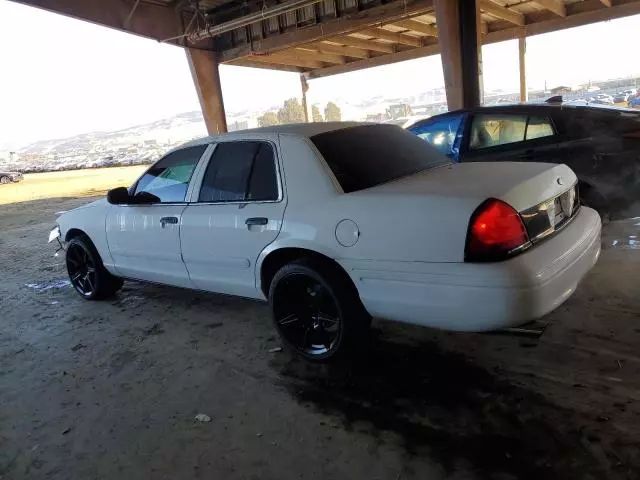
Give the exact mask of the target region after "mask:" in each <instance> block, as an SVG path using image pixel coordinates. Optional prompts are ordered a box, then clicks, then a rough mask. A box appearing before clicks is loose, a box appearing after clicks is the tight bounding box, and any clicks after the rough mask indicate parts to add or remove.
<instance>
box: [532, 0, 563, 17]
mask: <svg viewBox="0 0 640 480" xmlns="http://www.w3.org/2000/svg"><path fill="white" fill-rule="evenodd" d="M533 3H535V4H537V5H539V6H541V7H542V8H545V9H547V10H549V11H550V12H553V13H555V14H556V15H558V16H560V17H566V16H567V9H566V7H565V5H564V2H563V0H533Z"/></svg>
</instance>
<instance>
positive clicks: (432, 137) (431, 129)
mask: <svg viewBox="0 0 640 480" xmlns="http://www.w3.org/2000/svg"><path fill="white" fill-rule="evenodd" d="M465 117H466V114H465V113H449V114H446V115H438V116H437V117H435V118H429V119H427V120H422V121H420V122H418V123H416V124H414V125H412V126H410V127H409V128H407V130H409V131H410V132H411V133H413V134H415V135H417V136H419V137H420V138H422V139H423V140H426V141H427V142H429V143H430V144H431V145H433V146H434V147H435V148H436V149H437V150H438V151H440V152H441V153H444V154H445V155H446V156H447V157H449V158H452V159H453V160H456V161H457V160H458V154H459V153H460V143H461V140H462V129H463V126H464V119H465Z"/></svg>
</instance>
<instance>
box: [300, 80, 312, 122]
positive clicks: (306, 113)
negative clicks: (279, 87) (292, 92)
mask: <svg viewBox="0 0 640 480" xmlns="http://www.w3.org/2000/svg"><path fill="white" fill-rule="evenodd" d="M300 86H301V87H302V109H303V110H304V121H305V122H307V123H309V121H310V120H309V118H310V115H309V104H308V103H307V91H308V90H309V83H308V82H307V78H306V77H305V76H304V74H300Z"/></svg>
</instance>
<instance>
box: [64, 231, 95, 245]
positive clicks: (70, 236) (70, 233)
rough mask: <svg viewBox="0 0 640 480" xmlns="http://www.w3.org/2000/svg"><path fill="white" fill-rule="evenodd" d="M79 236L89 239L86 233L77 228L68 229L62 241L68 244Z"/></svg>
mask: <svg viewBox="0 0 640 480" xmlns="http://www.w3.org/2000/svg"><path fill="white" fill-rule="evenodd" d="M81 235H84V236H85V237H87V238H89V235H87V233H86V232H85V231H84V230H81V229H79V228H70V229H69V230H68V231H67V233H66V235H65V236H64V241H65V242H70V241H71V240H73V239H74V238H76V237H79V236H81ZM89 240H91V238H89Z"/></svg>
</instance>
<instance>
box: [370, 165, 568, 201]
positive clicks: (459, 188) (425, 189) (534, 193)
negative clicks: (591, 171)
mask: <svg viewBox="0 0 640 480" xmlns="http://www.w3.org/2000/svg"><path fill="white" fill-rule="evenodd" d="M576 181H577V177H576V175H575V173H573V171H572V170H571V169H570V168H569V167H567V166H566V165H557V164H550V163H534V162H478V163H457V164H451V165H446V166H443V167H439V168H435V169H431V170H426V171H423V172H420V173H417V174H415V175H411V176H408V177H404V178H401V179H398V180H395V181H392V182H389V183H385V184H383V185H378V186H376V187H373V188H370V189H368V190H367V192H370V193H377V194H400V195H403V194H405V195H420V194H427V195H434V196H443V197H460V198H469V199H476V200H477V202H478V203H477V204H478V205H480V203H481V202H483V201H484V200H486V199H488V198H496V199H499V200H502V201H503V202H506V203H508V204H509V205H511V206H512V207H513V208H515V209H516V210H517V211H518V212H523V211H525V210H528V209H530V208H533V207H536V206H537V205H539V204H541V203H543V202H545V201H547V200H549V199H552V198H554V197H557V196H559V195H560V194H562V193H563V192H566V191H567V190H569V189H570V188H571V187H572V186H573V185H574V184H575V183H576Z"/></svg>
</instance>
